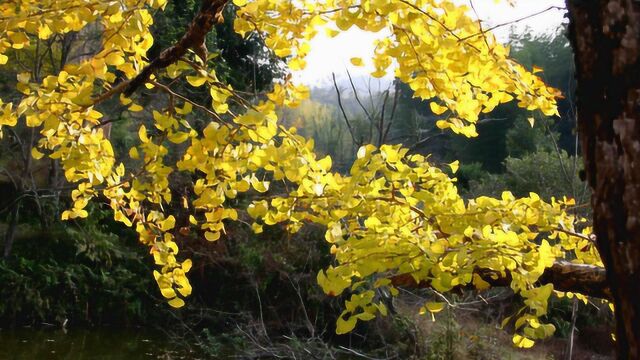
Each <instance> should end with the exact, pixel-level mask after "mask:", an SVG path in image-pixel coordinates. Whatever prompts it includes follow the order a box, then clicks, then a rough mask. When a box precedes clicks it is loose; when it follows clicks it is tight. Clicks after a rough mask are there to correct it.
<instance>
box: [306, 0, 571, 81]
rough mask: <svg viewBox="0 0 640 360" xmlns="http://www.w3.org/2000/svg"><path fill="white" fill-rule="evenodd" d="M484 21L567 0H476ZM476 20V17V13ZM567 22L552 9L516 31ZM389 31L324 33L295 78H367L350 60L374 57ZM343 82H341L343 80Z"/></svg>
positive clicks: (501, 32) (500, 33)
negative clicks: (378, 42) (377, 43)
mask: <svg viewBox="0 0 640 360" xmlns="http://www.w3.org/2000/svg"><path fill="white" fill-rule="evenodd" d="M468 1H469V0H459V2H460V3H466V4H469V2H468ZM473 5H474V6H475V8H476V10H477V12H478V15H479V17H480V19H482V20H483V25H484V26H485V28H488V27H491V26H494V25H497V24H502V23H505V22H509V21H513V20H515V19H519V18H522V17H526V16H528V15H531V14H534V13H536V12H539V11H542V10H545V9H547V8H549V7H550V6H559V7H564V5H565V3H564V0H517V1H516V4H515V7H511V6H510V5H508V4H507V3H506V1H502V2H500V3H498V4H496V3H495V2H494V1H493V0H474V2H473ZM472 16H474V17H475V15H473V14H472ZM564 21H565V19H564V11H563V10H556V9H554V10H549V11H546V12H544V13H542V14H540V15H537V16H534V17H531V18H528V19H526V20H523V21H521V22H518V23H517V24H516V25H515V27H516V31H519V32H522V31H525V29H526V28H527V27H528V28H530V29H531V30H532V31H534V32H537V33H543V32H548V31H552V30H553V29H556V28H557V27H558V26H559V25H560V24H562V23H563V22H564ZM509 30H510V26H505V27H502V28H500V29H497V30H495V31H494V32H495V34H496V36H497V37H498V39H500V40H503V41H505V40H506V39H507V38H508V34H509ZM388 34H389V33H388V32H385V31H381V32H380V33H377V34H375V33H369V32H365V31H362V30H360V29H357V28H355V27H352V28H351V29H349V30H348V31H346V32H343V33H341V34H340V35H338V36H336V37H335V38H329V37H327V36H325V35H324V32H323V31H320V32H319V35H318V36H317V37H316V38H315V39H313V40H312V42H311V49H312V50H311V52H310V53H309V55H308V56H307V67H306V68H305V69H304V70H302V71H300V72H297V73H295V74H294V78H295V79H296V80H297V81H298V82H301V83H303V84H305V85H308V86H326V85H329V84H331V80H330V79H331V73H332V72H335V73H336V77H338V79H343V80H342V81H344V78H345V77H346V75H345V74H346V71H345V69H348V70H349V71H350V72H351V74H352V76H354V77H355V78H366V77H368V74H369V73H370V72H371V71H372V68H371V67H366V66H365V67H355V66H353V65H351V63H350V59H351V58H353V57H361V58H363V59H365V62H366V59H367V58H368V57H370V56H371V54H372V53H373V48H374V45H373V44H374V41H375V40H376V39H378V38H380V37H381V36H386V35H388ZM391 79H392V75H388V77H387V79H386V80H385V81H383V82H389V81H391ZM339 81H340V80H339Z"/></svg>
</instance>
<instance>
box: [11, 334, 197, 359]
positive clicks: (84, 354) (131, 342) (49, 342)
mask: <svg viewBox="0 0 640 360" xmlns="http://www.w3.org/2000/svg"><path fill="white" fill-rule="evenodd" d="M195 358H198V357H197V356H196V355H195V354H193V353H190V352H188V351H182V352H181V353H180V352H177V351H175V350H172V349H171V345H170V344H169V343H168V341H167V337H166V336H164V335H163V334H162V333H157V332H150V331H147V330H141V329H117V328H100V329H77V330H68V331H66V332H65V331H62V330H34V329H29V328H23V329H16V330H5V329H0V359H2V360H5V359H11V360H35V359H37V360H40V359H52V360H58V359H60V360H63V359H64V360H89V359H91V360H116V359H117V360H120V359H127V360H128V359H132V360H137V359H145V360H150V359H167V360H169V359H172V360H173V359H195Z"/></svg>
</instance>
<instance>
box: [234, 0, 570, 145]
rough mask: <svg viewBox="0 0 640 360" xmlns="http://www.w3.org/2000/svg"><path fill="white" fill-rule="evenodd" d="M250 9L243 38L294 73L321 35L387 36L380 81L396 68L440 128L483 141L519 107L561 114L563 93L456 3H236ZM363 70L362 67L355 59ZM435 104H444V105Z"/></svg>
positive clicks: (239, 24) (377, 62)
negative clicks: (495, 119) (481, 125)
mask: <svg viewBox="0 0 640 360" xmlns="http://www.w3.org/2000/svg"><path fill="white" fill-rule="evenodd" d="M234 3H235V4H236V5H239V6H242V7H241V9H240V10H239V11H238V14H239V16H238V18H237V19H236V23H235V26H236V30H237V31H238V32H239V33H241V34H244V33H247V32H251V31H255V30H256V29H258V30H259V31H261V32H262V33H263V34H264V36H265V38H266V43H267V46H269V47H270V48H271V49H272V50H273V51H274V53H275V54H276V55H278V56H282V57H290V59H289V66H290V68H292V69H294V70H296V69H301V68H304V66H305V59H304V58H305V56H306V54H307V53H308V52H309V43H310V40H311V39H312V38H313V37H314V36H315V35H316V34H317V32H318V31H319V30H320V28H321V27H325V29H326V30H327V32H328V33H329V34H330V35H335V34H337V33H338V32H339V31H344V30H348V29H349V28H351V27H352V26H356V27H358V28H360V29H362V30H364V31H370V32H378V31H381V30H383V29H387V30H388V31H390V32H391V34H392V36H390V37H385V38H384V39H382V40H380V41H378V43H377V46H376V49H375V52H374V54H372V59H371V60H372V63H373V65H374V67H375V71H374V72H373V73H372V74H371V75H373V76H374V77H383V76H385V75H386V74H387V72H389V71H391V70H390V68H391V67H392V64H396V65H397V66H396V68H395V71H394V76H395V77H397V78H399V79H400V80H402V81H403V82H405V83H406V84H408V85H409V86H410V87H411V89H413V91H414V92H415V96H417V97H420V98H422V99H426V100H428V99H432V103H431V109H432V111H433V112H434V113H435V114H437V115H443V118H442V119H441V120H440V121H438V123H437V125H438V127H440V128H442V129H445V128H451V130H453V131H454V132H456V133H461V134H464V135H466V136H476V135H477V133H476V127H475V124H476V123H477V121H478V120H479V116H480V115H481V114H482V113H487V112H490V111H492V110H493V109H494V108H495V107H496V106H497V105H499V104H501V103H505V102H509V101H511V100H513V99H516V100H517V101H518V105H520V106H521V107H523V108H527V109H530V110H533V109H539V110H541V111H542V112H543V113H544V114H546V115H554V114H557V110H556V105H555V104H556V101H555V98H556V97H557V96H559V92H558V91H557V90H556V89H553V88H550V87H548V86H546V85H545V84H544V83H543V82H542V80H541V79H540V78H539V77H538V76H536V75H534V74H533V73H531V72H528V71H527V70H526V69H525V68H524V67H522V66H521V65H519V64H517V63H516V62H515V61H513V60H511V59H510V58H509V49H508V48H507V47H505V46H503V45H502V44H500V43H498V42H497V41H496V39H495V37H494V36H493V35H492V34H490V33H485V32H484V31H483V30H482V28H481V27H480V26H479V25H478V21H477V20H475V19H472V18H471V17H470V16H468V15H467V13H468V11H469V9H468V8H467V7H466V6H464V5H460V4H457V3H455V2H454V1H449V0H412V1H408V0H363V1H359V2H355V1H351V0H324V1H292V2H286V1H274V0H255V1H250V2H247V1H245V0H241V1H238V0H235V1H234ZM351 61H352V63H353V64H355V65H357V66H359V65H361V64H362V59H360V58H354V59H352V60H351ZM435 99H438V100H437V101H436V100H435Z"/></svg>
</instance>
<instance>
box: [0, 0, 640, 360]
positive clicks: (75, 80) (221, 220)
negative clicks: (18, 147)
mask: <svg viewBox="0 0 640 360" xmlns="http://www.w3.org/2000/svg"><path fill="white" fill-rule="evenodd" d="M612 2H615V1H612ZM628 3H629V4H630V2H628ZM165 5H166V0H106V1H91V0H62V1H61V0H46V1H39V0H38V1H36V0H11V1H5V2H2V3H1V4H0V66H1V65H4V64H7V63H10V62H11V61H13V59H12V57H13V56H14V54H16V53H19V52H20V51H24V49H28V48H30V47H32V46H33V44H34V43H37V42H39V41H44V40H48V39H51V38H52V37H54V36H56V35H63V34H67V33H71V32H82V31H85V30H86V29H89V28H91V29H93V30H95V29H98V31H99V32H100V34H101V36H100V46H99V49H98V50H97V51H96V52H95V53H94V54H91V55H90V56H88V57H85V58H84V59H83V60H81V61H77V62H74V63H67V64H66V65H65V66H64V67H63V68H62V69H61V70H60V71H57V72H55V73H51V74H48V75H47V76H44V77H42V78H41V79H34V78H33V77H32V76H31V74H30V73H28V72H26V73H20V74H18V76H17V81H18V82H17V86H16V91H17V93H18V94H19V96H16V98H19V99H18V100H15V101H9V100H5V101H4V102H2V100H0V131H2V130H3V129H2V127H13V126H16V124H17V123H19V122H21V123H24V124H25V125H26V126H27V127H31V128H33V129H36V130H37V132H38V134H39V138H38V139H37V143H36V145H35V146H34V147H33V149H32V151H31V155H32V157H33V158H35V159H40V158H43V157H48V158H50V159H54V160H56V161H58V162H59V163H60V165H61V167H62V169H63V171H64V176H65V178H66V180H67V182H68V183H69V184H72V185H73V187H74V190H73V191H72V193H71V204H72V205H71V206H70V208H69V209H67V210H66V211H64V212H63V213H62V219H76V218H84V217H87V216H88V215H89V214H88V212H87V209H86V207H87V205H88V203H89V202H90V201H92V200H95V199H96V198H99V199H100V200H101V201H105V200H106V202H107V204H108V206H110V208H111V209H112V211H113V217H114V219H115V220H116V221H118V222H121V223H122V224H123V225H124V226H129V227H132V228H134V229H135V230H136V232H137V233H138V235H139V239H140V242H141V243H142V244H144V245H146V246H148V247H149V250H150V253H151V255H152V256H153V258H154V260H155V264H156V265H157V270H156V271H154V273H153V276H154V277H155V279H156V281H157V283H158V286H159V289H160V291H161V293H162V295H163V296H164V297H165V298H166V299H167V301H168V303H169V305H171V306H173V307H181V306H183V305H184V303H185V299H186V298H187V297H188V296H189V295H190V293H191V291H192V288H191V286H190V284H189V280H188V272H189V270H190V268H191V266H192V262H191V260H190V259H186V258H184V257H183V256H181V254H180V253H179V245H180V244H179V241H178V240H177V238H176V234H177V232H178V231H179V230H181V229H184V228H191V230H192V231H194V232H197V233H198V234H200V236H201V237H202V238H203V240H205V239H206V240H207V241H218V240H220V239H221V238H222V237H223V236H224V233H225V224H226V223H228V222H232V221H237V220H238V217H239V216H241V215H243V214H245V213H246V214H248V216H250V217H251V218H252V219H253V223H252V224H251V226H252V228H253V230H254V231H255V232H256V233H260V232H262V231H263V230H264V227H265V226H271V225H275V224H283V225H284V226H286V228H287V229H288V230H289V231H291V232H295V231H297V230H299V229H300V228H301V227H302V226H303V225H304V224H306V223H316V224H320V225H323V226H324V227H325V228H326V235H325V238H326V241H327V242H328V243H330V244H331V254H332V255H333V256H334V257H335V263H334V265H333V266H330V267H329V268H327V269H322V270H320V271H319V272H318V276H317V280H318V283H319V285H320V286H321V287H322V288H323V290H324V291H325V292H326V293H327V294H328V295H330V296H337V295H340V294H344V296H345V298H346V299H347V300H346V302H345V304H344V311H343V312H342V314H341V315H340V316H339V318H338V319H337V331H338V333H345V332H349V331H351V330H352V329H353V328H354V326H355V325H356V323H357V322H358V321H368V320H371V319H373V318H374V317H375V316H377V315H379V314H381V315H386V313H387V309H386V307H385V305H384V304H383V303H382V302H380V301H379V300H378V299H377V298H376V297H375V290H376V289H380V288H384V289H386V290H388V291H389V292H390V293H391V294H394V295H395V294H397V293H398V290H397V287H399V286H425V287H431V288H433V289H435V290H436V291H439V292H442V293H446V292H449V291H451V290H454V289H459V288H461V287H466V288H475V289H477V290H478V291H482V290H485V289H487V288H489V287H491V286H509V287H510V288H511V289H512V290H513V291H514V292H515V293H517V294H518V295H520V296H521V297H522V298H523V300H524V301H523V304H524V305H523V307H522V308H521V309H520V310H519V311H518V312H517V313H515V314H513V318H512V319H513V322H512V325H513V327H514V331H515V332H514V333H515V335H514V337H513V341H514V344H516V345H517V346H520V347H530V346H532V345H533V343H534V340H535V339H540V338H544V337H548V336H550V335H551V334H553V332H554V327H553V325H552V324H545V323H544V322H543V320H542V317H543V316H544V315H545V314H546V313H547V301H548V299H549V297H550V296H552V295H554V294H555V295H558V296H567V295H568V296H578V297H579V298H580V299H582V300H584V301H587V298H586V297H587V296H592V297H596V298H601V299H602V300H603V301H607V300H613V302H614V303H616V304H617V303H618V302H620V301H621V300H620V296H619V293H616V292H613V293H612V290H616V289H617V287H613V288H611V287H610V286H609V285H610V283H611V282H610V281H607V279H606V276H605V270H604V265H605V264H603V261H602V259H601V257H600V255H599V253H598V250H597V246H596V245H598V246H602V244H601V243H600V241H601V240H600V238H599V236H600V233H599V232H598V231H597V229H596V233H597V235H598V237H597V238H596V236H594V234H593V231H592V229H591V228H590V227H587V226H584V224H585V222H586V220H585V219H580V218H576V217H575V216H574V215H572V214H571V211H570V210H571V207H572V206H574V205H575V204H574V202H573V200H572V199H568V198H562V199H551V200H550V201H545V200H543V199H541V198H540V197H539V196H537V195H536V194H533V193H532V194H530V196H528V197H525V198H515V197H514V196H513V195H512V194H511V193H509V192H508V191H505V192H504V193H503V194H502V196H501V197H500V198H490V197H479V198H476V199H469V200H465V199H463V198H462V197H461V196H460V195H459V194H458V191H457V189H456V182H455V178H454V177H452V175H451V174H455V172H456V169H457V167H458V163H457V162H454V163H452V164H448V166H441V164H432V163H431V162H430V161H429V158H428V156H423V155H417V154H408V151H407V149H405V148H403V147H402V146H399V145H382V146H380V147H374V146H372V145H365V146H362V147H361V148H360V149H359V150H358V153H357V159H356V160H355V161H354V163H353V164H352V166H351V169H350V171H349V173H348V174H340V173H337V172H335V171H332V161H331V158H329V157H324V158H318V157H317V156H316V154H315V153H314V149H313V141H312V140H310V139H306V138H303V137H301V136H299V135H298V134H297V133H296V129H294V128H285V127H283V126H282V125H280V124H279V122H278V116H277V110H278V109H280V108H283V107H295V106H297V105H298V104H299V103H300V102H301V101H302V100H304V99H305V98H306V97H307V96H308V89H306V88H305V87H304V86H301V85H298V84H295V83H294V82H293V81H292V80H291V77H287V78H285V79H284V80H282V81H279V82H277V83H275V84H273V89H272V91H270V92H269V93H267V94H265V95H264V96H262V97H257V98H256V97H252V98H247V97H246V94H245V93H242V92H238V91H235V90H234V89H233V88H232V87H231V86H230V85H229V84H225V83H223V82H221V81H220V80H219V79H218V77H217V76H216V73H215V71H214V70H213V66H211V64H212V63H214V62H215V61H216V54H207V52H206V49H203V46H202V44H203V43H204V38H205V36H206V34H207V33H208V32H209V31H210V30H211V28H212V26H213V25H214V24H215V23H216V22H219V21H222V20H223V15H222V14H223V10H225V9H226V8H228V7H233V9H235V10H236V20H235V24H234V27H235V30H236V32H237V33H238V34H240V35H243V36H248V35H249V34H251V35H253V36H260V37H262V38H263V41H264V43H265V44H266V46H268V48H269V49H270V51H273V53H274V54H275V55H277V56H279V57H283V58H286V59H287V64H288V67H289V69H291V70H299V69H302V68H304V67H305V56H306V55H307V54H308V53H309V51H310V40H311V39H312V38H313V37H314V36H315V35H316V34H317V33H318V32H320V31H324V32H326V33H327V34H329V35H330V36H335V35H336V34H338V33H339V32H341V31H345V30H348V29H349V28H351V27H357V28H360V29H362V30H364V31H370V32H378V31H381V30H383V29H385V30H386V31H388V32H389V33H390V36H387V37H384V38H383V39H381V40H379V41H378V43H377V44H376V48H375V51H374V53H373V54H371V57H370V58H365V59H357V61H354V62H353V63H354V64H356V65H361V64H363V63H366V64H371V65H372V66H373V68H374V71H373V73H372V74H371V75H372V76H374V77H382V76H385V75H387V74H388V73H392V74H393V75H394V76H395V77H396V78H398V79H399V80H400V81H402V82H405V83H406V84H408V85H409V86H410V87H411V89H412V90H413V91H414V92H415V95H416V96H418V97H420V98H423V99H428V100H429V101H430V107H431V110H432V111H433V113H435V114H437V115H438V116H440V120H439V121H438V123H437V125H438V127H439V128H441V129H448V130H447V131H453V132H455V133H458V134H461V135H462V136H469V137H472V136H477V132H476V127H475V124H476V123H477V122H478V121H479V119H480V118H481V116H482V114H484V113H488V112H490V111H492V110H493V109H494V108H495V107H496V106H498V105H499V104H502V103H507V102H511V101H516V102H517V104H518V105H519V106H521V107H523V108H526V109H528V110H531V111H540V112H542V113H543V114H544V115H548V116H553V115H557V109H556V99H557V98H558V97H559V96H561V94H560V93H559V92H558V91H557V90H555V89H553V88H550V87H549V86H547V85H545V84H544V82H543V81H542V80H541V79H540V77H539V74H538V72H539V71H542V70H541V69H537V68H534V69H533V70H532V71H529V70H527V69H525V68H524V67H523V66H521V65H519V64H518V63H517V62H515V61H514V60H512V59H510V58H509V49H508V48H507V47H505V46H504V45H502V44H501V43H500V42H498V41H497V40H496V38H495V37H494V36H493V35H492V34H491V33H490V32H489V31H486V30H485V29H483V28H482V23H481V22H479V21H478V19H474V18H473V17H472V16H471V15H470V11H469V10H470V9H469V7H467V6H464V5H461V4H460V2H456V1H450V0H362V1H352V0H326V1H307V0H300V1H282V0H234V1H233V2H231V1H223V0H203V1H202V4H201V7H200V10H199V11H198V13H197V14H196V16H195V17H194V19H193V21H192V22H191V24H190V25H189V27H188V29H187V30H186V32H185V34H184V36H183V37H182V38H181V39H180V40H179V41H178V42H177V43H176V44H174V45H173V46H171V47H169V48H167V49H164V50H163V51H162V52H161V53H160V55H158V56H157V57H156V58H153V59H149V58H148V57H147V51H148V50H149V49H150V47H151V46H152V44H153V37H152V35H151V33H150V31H149V28H150V26H151V25H152V23H153V17H152V13H153V12H154V11H158V10H161V9H163V8H164V6H165ZM576 6H579V5H576ZM629 6H630V7H633V8H634V9H635V10H637V6H636V5H629ZM635 16H637V11H636V13H635ZM583 21H584V20H583ZM629 21H630V23H633V21H631V20H629ZM636 25H637V24H636ZM635 34H636V35H637V29H636V33H635ZM636 40H637V39H636ZM577 42H578V43H580V40H578V41H577ZM636 44H637V42H636ZM636 49H637V48H636ZM635 54H636V56H638V55H637V53H635ZM636 61H637V60H636ZM392 65H393V66H392ZM176 81H185V82H186V83H187V84H189V86H191V87H193V88H205V89H206V90H207V91H208V92H209V94H210V99H209V100H210V101H209V102H208V103H206V104H205V103H199V102H197V101H195V100H193V99H190V98H189V97H188V96H186V95H183V94H180V93H179V92H177V90H175V89H174V88H172V84H175V82H176ZM596 85H597V84H596ZM149 89H153V90H154V91H157V92H158V93H161V94H164V96H165V97H166V101H167V104H168V106H167V107H166V108H164V109H155V110H154V111H153V112H152V116H151V117H150V119H148V120H149V121H148V122H147V125H144V124H142V123H141V124H140V125H139V126H138V131H137V138H138V140H139V141H138V143H137V144H135V145H134V146H133V147H131V148H130V150H129V151H128V154H127V157H128V159H126V163H128V164H133V165H129V166H128V167H125V165H124V163H125V159H124V158H119V157H118V156H117V155H116V154H115V152H114V150H113V147H112V143H111V141H110V139H109V138H108V136H107V135H106V132H105V127H106V125H108V124H109V123H110V122H111V121H112V119H110V118H109V114H108V113H105V112H104V111H103V110H101V105H102V104H103V103H104V102H105V101H107V100H110V99H116V100H118V101H119V103H120V106H122V107H123V108H126V109H128V110H129V111H131V112H139V111H141V110H143V106H142V105H141V104H140V94H141V93H142V92H144V91H148V90H149ZM194 117H198V118H205V119H207V125H206V126H205V127H204V128H196V127H194V126H193V124H192V123H191V122H190V119H193V118H194ZM149 124H152V125H149ZM632 129H635V130H630V131H635V133H634V134H636V135H637V131H638V129H640V125H636V127H635V128H633V127H632ZM636 139H637V136H636ZM636 144H637V142H636ZM590 145H591V144H590V143H588V142H585V141H584V140H583V146H584V147H585V148H587V151H590V150H588V149H590V148H589V146H590ZM634 151H635V154H637V153H638V150H637V149H635V150H634ZM176 159H177V161H176ZM591 159H593V157H588V158H587V161H590V160H591ZM636 159H637V158H636ZM605 160H606V159H601V158H598V161H605ZM607 161H608V160H607ZM636 170H637V167H636ZM174 174H181V175H183V176H185V177H187V178H188V179H190V182H191V184H190V188H189V190H188V196H185V197H182V198H181V199H177V198H176V196H175V194H174V193H173V192H172V187H171V186H172V184H171V179H172V178H173V177H172V176H170V175H174ZM633 179H635V180H637V175H636V176H635V177H634V178H633ZM276 184H277V185H279V184H282V185H283V186H273V185H276ZM635 184H636V185H634V186H636V187H635V189H636V191H637V187H638V186H640V185H638V184H639V182H637V181H636V182H635ZM592 185H593V183H592ZM276 187H277V189H275V188H276ZM278 189H279V190H278ZM282 189H284V190H282ZM243 193H252V194H253V199H254V201H253V202H252V203H251V204H250V205H249V206H248V207H246V208H235V207H234V206H235V205H234V204H237V202H234V201H231V200H233V199H235V198H237V197H238V196H240V195H241V194H243ZM177 203H179V204H180V205H181V206H183V207H184V208H185V211H188V212H189V214H190V215H189V216H188V220H186V219H185V221H182V220H179V219H178V218H177V217H176V216H175V215H174V214H171V213H169V212H168V211H167V210H166V209H169V208H170V206H169V205H171V204H173V205H175V204H177ZM635 206H636V207H635V210H636V211H637V204H635ZM596 210H597V209H596ZM239 213H242V214H239ZM597 214H598V213H597V211H596V216H598V215H597ZM628 219H629V221H631V220H630V219H632V218H631V217H629V218H628ZM634 219H635V218H634ZM596 226H598V222H596ZM600 226H602V225H600ZM596 241H597V242H598V244H596ZM635 256H637V255H635ZM635 266H636V267H637V266H638V264H636V265H635ZM634 286H635V288H636V292H637V287H638V285H637V284H635V285H634ZM622 303H625V304H626V302H624V301H623V302H622ZM443 306H444V304H442V303H436V302H429V303H426V304H424V307H423V309H422V310H421V311H424V312H431V313H432V314H433V313H437V312H438V311H440V310H441V309H442V308H443ZM636 316H638V315H637V314H636ZM507 320H509V319H507ZM636 325H637V324H636ZM637 330H638V329H636V328H633V329H632V331H635V340H637V339H638V336H639V335H638V333H640V331H637ZM617 333H618V334H621V330H620V327H619V328H618V331H617ZM623 333H624V330H623ZM624 334H626V335H624ZM624 334H623V335H624V337H625V339H626V341H628V342H630V343H631V342H632V340H633V339H634V338H633V335H630V334H634V333H633V332H631V333H629V332H627V333H624ZM630 348H633V346H630ZM637 348H638V344H637V343H636V344H635V349H637ZM621 353H622V354H635V355H629V356H632V357H633V356H635V357H637V356H638V354H637V353H632V352H627V353H624V352H621ZM622 356H624V355H622Z"/></svg>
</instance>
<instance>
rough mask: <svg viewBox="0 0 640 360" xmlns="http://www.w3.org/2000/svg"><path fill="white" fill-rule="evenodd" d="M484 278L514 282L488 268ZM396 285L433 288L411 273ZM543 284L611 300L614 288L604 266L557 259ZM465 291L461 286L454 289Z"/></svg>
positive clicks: (501, 283)
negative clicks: (418, 280) (610, 285)
mask: <svg viewBox="0 0 640 360" xmlns="http://www.w3.org/2000/svg"><path fill="white" fill-rule="evenodd" d="M475 273H476V274H478V275H479V276H480V277H481V278H482V279H483V280H484V281H486V282H488V283H489V284H490V285H491V286H509V285H510V284H511V274H510V273H508V272H507V273H505V274H504V275H502V274H500V273H499V272H497V271H493V270H489V269H476V271H475ZM391 281H392V284H393V285H394V286H400V287H406V288H430V287H431V282H430V281H421V282H419V283H418V282H416V281H415V279H414V278H413V277H412V276H411V274H401V275H396V276H394V277H392V278H391ZM538 282H539V283H541V284H553V288H554V289H555V290H558V291H566V292H573V293H579V294H582V295H587V296H592V297H597V298H601V299H607V300H610V299H611V290H610V289H609V284H608V283H607V275H606V271H605V269H604V268H602V267H598V266H594V265H585V264H574V263H571V262H568V261H557V262H556V263H554V264H553V266H551V267H549V268H547V269H546V270H545V271H544V273H543V274H542V276H540V279H539V280H538ZM455 290H462V288H454V291H455Z"/></svg>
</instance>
